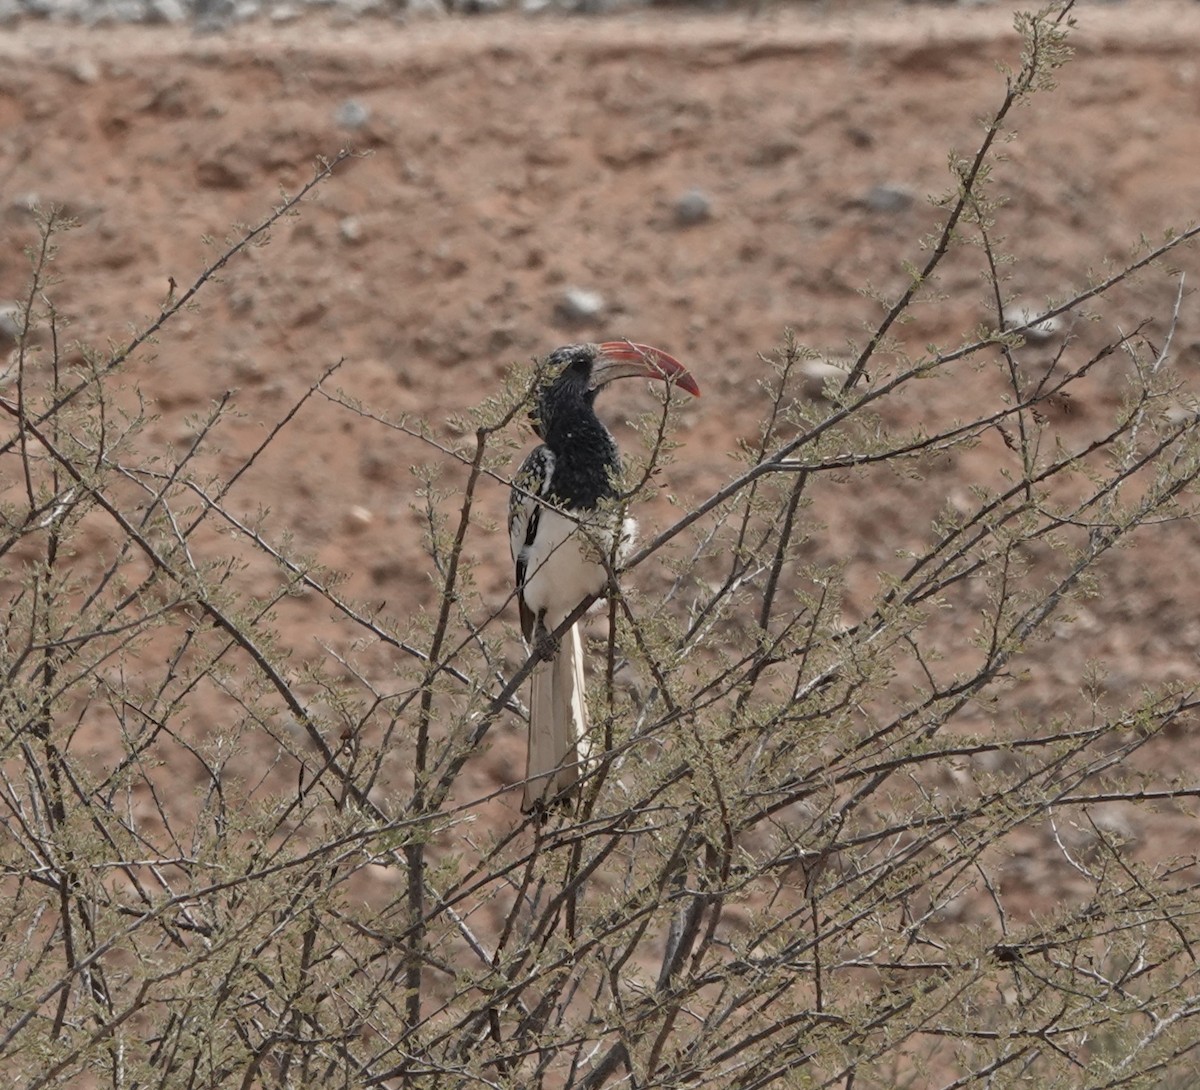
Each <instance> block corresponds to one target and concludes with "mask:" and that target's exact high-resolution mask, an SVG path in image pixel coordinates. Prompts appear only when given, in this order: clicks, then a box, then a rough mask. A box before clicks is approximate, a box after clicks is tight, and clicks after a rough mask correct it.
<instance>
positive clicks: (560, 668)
mask: <svg viewBox="0 0 1200 1090" xmlns="http://www.w3.org/2000/svg"><path fill="white" fill-rule="evenodd" d="M537 374H538V376H539V379H538V385H537V387H536V392H535V395H534V407H533V410H532V412H531V413H530V419H531V422H532V424H533V429H534V432H535V433H536V434H537V436H538V438H539V439H541V440H542V442H541V444H540V445H539V446H537V447H535V448H534V449H533V450H532V451H530V453H529V454H528V455H527V456H526V458H525V460H524V461H523V462H522V463H521V466H520V468H519V469H518V470H517V473H516V475H515V477H514V478H513V485H512V492H511V495H510V498H509V509H508V535H509V545H510V547H511V550H512V558H513V563H514V565H515V567H516V597H517V603H518V608H519V611H520V618H521V634H522V635H523V636H524V639H525V643H526V645H527V646H528V647H529V649H530V651H531V652H533V653H536V654H537V656H538V661H537V662H536V664H535V665H534V666H533V669H532V679H531V696H530V702H529V742H528V750H527V763H526V777H525V789H524V796H523V799H522V803H521V809H522V811H524V812H526V813H528V812H530V811H537V812H545V811H546V810H547V809H548V807H549V806H550V805H551V804H552V803H553V802H554V801H555V800H561V799H565V798H567V797H568V795H569V792H570V790H571V789H572V788H573V787H574V785H575V783H576V782H577V781H578V779H579V776H580V774H581V770H582V769H583V767H584V766H585V765H586V763H587V759H588V756H589V754H590V745H589V741H588V738H587V704H586V701H585V690H584V686H585V682H584V658H583V639H582V636H581V634H580V628H579V623H578V622H576V623H575V624H573V625H572V626H571V627H570V628H569V629H568V630H567V631H566V632H565V633H564V634H563V635H562V636H561V638H560V639H559V640H557V641H555V640H553V639H552V636H551V634H552V633H553V632H554V631H555V629H557V628H558V627H559V626H560V625H561V624H562V623H563V622H564V621H565V620H566V619H567V618H568V617H569V616H570V615H571V614H572V613H573V612H574V611H575V610H576V609H578V607H579V606H580V605H582V604H583V603H584V602H585V601H590V600H592V599H594V598H596V597H597V596H599V595H600V594H601V592H602V591H603V590H604V589H605V587H606V586H607V584H608V579H609V571H610V566H611V564H612V563H613V562H614V561H615V562H616V563H617V564H619V563H620V562H621V559H622V555H623V554H625V553H627V552H628V550H629V548H630V547H631V546H632V543H633V540H634V536H635V534H636V532H637V523H636V522H635V520H634V519H632V518H630V517H628V516H626V517H624V518H621V519H620V520H619V521H620V525H617V517H616V516H614V515H612V513H611V508H609V507H608V506H607V505H606V503H605V501H606V500H612V499H614V498H615V497H616V495H617V476H618V474H619V473H620V455H619V452H618V450H617V444H616V441H615V440H614V439H613V437H612V434H611V433H610V432H609V430H608V428H606V427H605V426H604V424H603V423H602V422H601V420H600V418H599V417H598V416H597V415H596V410H595V401H596V395H597V394H598V393H599V392H600V390H601V389H603V387H604V386H606V385H607V384H608V383H610V382H612V381H613V380H614V379H618V378H631V377H643V378H650V379H660V380H663V381H666V382H667V383H669V384H672V385H674V386H676V387H678V388H679V389H681V390H685V391H687V392H688V393H689V394H691V395H693V396H694V397H699V396H700V387H699V386H698V385H697V384H696V380H695V379H694V378H692V376H691V374H690V373H689V372H688V370H687V369H686V368H685V367H684V366H683V364H681V363H680V362H679V361H678V360H677V359H675V357H674V356H671V355H670V354H668V353H667V352H664V351H663V350H662V349H661V348H654V347H653V346H651V345H646V344H635V343H634V342H633V341H603V342H601V343H598V344H591V343H589V344H570V345H564V346H563V347H561V348H556V349H555V350H554V351H553V352H551V353H550V354H549V355H548V356H546V357H545V359H544V360H543V361H542V364H541V366H539V368H538V370H537Z"/></svg>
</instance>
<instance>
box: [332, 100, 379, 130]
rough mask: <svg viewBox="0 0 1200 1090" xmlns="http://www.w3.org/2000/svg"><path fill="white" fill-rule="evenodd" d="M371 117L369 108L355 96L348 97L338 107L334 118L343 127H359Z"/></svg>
mask: <svg viewBox="0 0 1200 1090" xmlns="http://www.w3.org/2000/svg"><path fill="white" fill-rule="evenodd" d="M370 119H371V108H370V107H369V106H367V105H365V104H364V103H361V102H359V101H358V99H356V98H348V99H346V101H345V102H343V103H342V104H341V105H340V106H339V107H338V108H337V113H336V114H335V115H334V120H335V121H336V122H337V123H338V124H339V125H340V126H341V127H342V128H343V129H361V128H362V127H363V126H364V125H365V124H366V123H367V122H368V121H369V120H370Z"/></svg>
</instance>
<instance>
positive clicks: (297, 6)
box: [0, 0, 994, 33]
mask: <svg viewBox="0 0 1200 1090" xmlns="http://www.w3.org/2000/svg"><path fill="white" fill-rule="evenodd" d="M655 2H656V0H0V26H2V27H5V28H9V27H11V26H12V25H13V24H14V23H17V22H19V21H21V20H23V19H40V20H50V21H53V22H63V23H68V22H69V23H79V24H83V25H85V26H102V25H112V24H122V23H146V24H161V25H169V26H190V27H191V28H192V29H193V30H195V31H197V32H199V33H212V32H219V31H222V30H225V29H227V28H228V27H230V26H233V25H235V24H237V23H241V22H247V21H252V20H266V21H270V22H276V23H285V22H291V21H292V20H294V19H299V18H301V17H302V16H304V15H305V14H307V13H308V12H310V11H325V12H334V13H336V14H337V16H338V17H339V18H342V19H355V18H358V17H360V16H362V15H373V16H384V17H390V18H393V19H396V20H399V21H407V20H409V19H414V18H430V17H439V16H444V15H447V14H459V15H477V16H486V15H487V14H488V13H489V12H494V11H503V10H513V11H520V12H523V13H525V14H527V15H530V16H534V15H537V14H539V13H541V12H544V11H559V12H572V13H577V14H591V15H595V14H605V13H608V12H613V11H620V10H630V9H633V8H644V7H651V6H653V5H654V3H655ZM909 2H911V3H945V0H909ZM993 2H994V0H957V4H958V5H959V6H962V7H972V6H979V5H981V4H990V3H993ZM679 3H680V6H681V7H684V8H687V7H692V8H695V9H697V10H701V11H708V10H712V8H713V7H714V4H715V6H717V7H728V8H731V9H737V8H747V7H748V5H750V4H752V3H753V0H679Z"/></svg>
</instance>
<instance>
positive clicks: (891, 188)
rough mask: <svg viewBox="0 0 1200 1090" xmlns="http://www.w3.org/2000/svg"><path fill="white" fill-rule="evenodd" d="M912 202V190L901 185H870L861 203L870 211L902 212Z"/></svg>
mask: <svg viewBox="0 0 1200 1090" xmlns="http://www.w3.org/2000/svg"><path fill="white" fill-rule="evenodd" d="M912 202H913V195H912V190H910V189H905V188H904V186H902V185H876V186H872V187H871V188H870V189H869V190H868V191H867V195H866V196H865V197H864V198H863V203H864V204H865V205H866V206H867V207H868V208H869V209H870V210H871V211H872V212H903V211H904V210H905V209H906V208H908V207H909V206H910V205H911V204H912Z"/></svg>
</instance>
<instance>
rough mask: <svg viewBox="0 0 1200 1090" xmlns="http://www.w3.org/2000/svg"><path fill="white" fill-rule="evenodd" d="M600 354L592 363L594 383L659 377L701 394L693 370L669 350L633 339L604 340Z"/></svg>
mask: <svg viewBox="0 0 1200 1090" xmlns="http://www.w3.org/2000/svg"><path fill="white" fill-rule="evenodd" d="M596 347H597V348H599V349H600V354H599V355H598V356H597V357H596V362H595V364H594V365H593V367H592V385H593V386H597V387H599V386H603V385H604V384H605V383H607V382H612V380H613V379H615V378H630V377H642V378H660V379H664V380H666V381H667V382H668V383H671V384H672V385H675V386H678V387H679V388H680V389H681V390H686V391H687V392H688V393H689V394H691V395H692V397H699V396H700V387H699V386H697V385H696V380H695V379H694V378H692V376H691V373H690V372H689V371H688V369H687V368H686V367H684V366H683V364H682V363H680V362H679V361H678V360H677V359H676V358H675V357H674V356H672V355H671V354H670V353H669V352H664V351H663V350H662V349H661V348H655V347H654V346H653V345H649V344H635V343H634V342H633V341H604V342H602V343H601V344H598V345H597V346H596Z"/></svg>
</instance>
